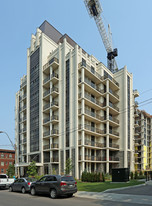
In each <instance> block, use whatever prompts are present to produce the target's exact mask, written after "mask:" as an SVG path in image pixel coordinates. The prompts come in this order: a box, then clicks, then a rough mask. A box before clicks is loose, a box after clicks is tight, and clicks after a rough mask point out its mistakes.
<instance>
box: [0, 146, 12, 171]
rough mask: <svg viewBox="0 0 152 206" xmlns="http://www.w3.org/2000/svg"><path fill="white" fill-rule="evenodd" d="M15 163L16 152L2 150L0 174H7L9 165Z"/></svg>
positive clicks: (0, 151)
mask: <svg viewBox="0 0 152 206" xmlns="http://www.w3.org/2000/svg"><path fill="white" fill-rule="evenodd" d="M14 163H15V151H14V150H7V149H0V173H5V174H6V173H7V169H8V167H9V165H14Z"/></svg>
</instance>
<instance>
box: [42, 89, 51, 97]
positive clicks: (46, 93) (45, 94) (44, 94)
mask: <svg viewBox="0 0 152 206" xmlns="http://www.w3.org/2000/svg"><path fill="white" fill-rule="evenodd" d="M48 94H50V89H49V90H47V91H45V92H44V93H43V97H45V96H47V95H48Z"/></svg>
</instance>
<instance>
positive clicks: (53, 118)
mask: <svg viewBox="0 0 152 206" xmlns="http://www.w3.org/2000/svg"><path fill="white" fill-rule="evenodd" d="M58 120H59V116H58V115H53V116H52V117H51V122H52V124H53V123H54V124H55V123H58V122H59V121H58Z"/></svg>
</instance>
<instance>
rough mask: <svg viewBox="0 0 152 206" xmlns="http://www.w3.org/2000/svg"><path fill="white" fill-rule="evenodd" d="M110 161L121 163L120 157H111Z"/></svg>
mask: <svg viewBox="0 0 152 206" xmlns="http://www.w3.org/2000/svg"><path fill="white" fill-rule="evenodd" d="M109 161H119V157H114V156H109Z"/></svg>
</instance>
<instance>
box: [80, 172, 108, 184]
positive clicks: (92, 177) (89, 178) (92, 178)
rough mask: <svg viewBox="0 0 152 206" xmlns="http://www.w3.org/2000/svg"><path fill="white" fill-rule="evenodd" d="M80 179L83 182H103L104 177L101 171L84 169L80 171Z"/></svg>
mask: <svg viewBox="0 0 152 206" xmlns="http://www.w3.org/2000/svg"><path fill="white" fill-rule="evenodd" d="M81 181H83V182H104V181H105V177H104V174H103V173H102V174H101V173H94V172H91V173H90V172H87V171H84V172H82V175H81Z"/></svg>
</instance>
